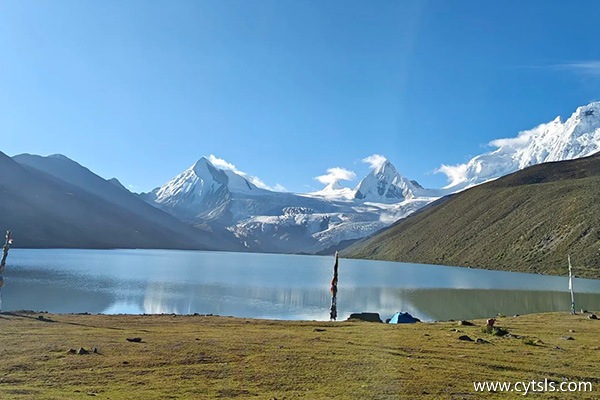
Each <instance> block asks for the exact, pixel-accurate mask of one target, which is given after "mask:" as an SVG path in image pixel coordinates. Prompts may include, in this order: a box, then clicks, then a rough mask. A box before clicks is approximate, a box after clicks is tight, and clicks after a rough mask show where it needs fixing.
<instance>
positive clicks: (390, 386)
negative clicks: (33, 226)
mask: <svg viewBox="0 0 600 400" xmlns="http://www.w3.org/2000/svg"><path fill="white" fill-rule="evenodd" d="M472 322H473V323H474V326H465V325H460V323H459V322H437V323H418V324H407V325H389V324H378V323H367V322H309V321H271V320H254V319H243V318H230V317H218V316H174V315H153V316H147V315H130V316H123V315H53V314H38V313H31V312H30V313H27V312H15V313H3V314H0V399H87V398H90V397H95V398H98V399H209V398H211V399H212V398H226V399H233V398H235V399H296V398H305V399H332V398H335V399H419V398H427V399H429V398H440V399H472V398H480V397H485V398H518V397H520V395H519V394H517V393H509V394H507V393H500V392H497V393H489V394H488V393H486V394H485V395H484V394H482V393H477V392H475V390H474V388H473V382H474V381H510V382H513V383H514V382H517V381H531V380H538V381H540V380H541V381H543V380H544V379H545V378H547V379H550V380H552V381H555V382H562V381H563V380H572V381H589V382H592V383H593V385H594V389H595V390H597V391H600V341H599V340H598V337H599V336H598V333H599V332H600V320H592V319H589V318H588V317H587V316H586V315H585V314H578V315H570V314H568V313H549V314H537V315H526V316H518V317H499V318H498V322H497V325H498V326H500V327H502V328H504V329H506V330H508V332H509V333H510V334H509V335H506V336H503V337H499V336H494V335H492V334H488V333H484V332H483V331H482V327H483V326H484V325H485V321H483V320H476V321H472ZM462 335H468V336H469V337H470V338H472V339H473V340H476V339H478V338H480V339H483V340H485V341H486V342H488V343H477V342H475V341H474V342H469V341H463V340H459V339H458V338H459V337H460V336H462ZM128 338H129V339H132V338H140V339H141V342H139V343H136V342H130V341H128V340H127V339H128ZM571 339H572V340H571ZM81 348H84V349H85V350H86V351H89V354H77V353H78V352H79V350H80V349H81ZM94 349H95V351H96V352H94ZM532 396H533V397H534V398H535V397H538V396H540V394H536V393H530V394H529V395H528V397H532ZM542 397H543V398H556V399H562V398H565V399H568V398H577V399H586V398H589V399H592V398H600V395H598V392H592V393H589V392H588V393H547V394H545V395H542Z"/></svg>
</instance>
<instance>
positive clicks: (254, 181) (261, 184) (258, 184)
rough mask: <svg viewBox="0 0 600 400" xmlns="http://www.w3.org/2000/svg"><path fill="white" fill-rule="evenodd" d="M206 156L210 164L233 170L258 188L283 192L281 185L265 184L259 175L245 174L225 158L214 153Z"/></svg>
mask: <svg viewBox="0 0 600 400" xmlns="http://www.w3.org/2000/svg"><path fill="white" fill-rule="evenodd" d="M207 158H208V161H210V163H211V164H212V165H214V166H215V167H217V168H220V169H227V170H230V171H233V172H235V173H236V174H238V175H240V176H242V177H244V178H245V179H246V180H248V181H249V182H250V183H252V184H253V185H255V186H256V187H258V188H260V189H265V190H271V191H274V192H285V191H286V190H285V188H284V187H283V186H282V185H280V184H276V185H275V186H274V187H271V186H269V185H267V184H266V183H264V182H263V181H262V180H261V179H260V178H259V177H256V176H252V175H250V174H247V173H246V172H244V171H240V170H239V169H237V167H236V166H235V165H233V164H232V163H230V162H227V161H226V160H224V159H222V158H219V157H217V156H215V155H214V154H211V155H209V156H208V157H207Z"/></svg>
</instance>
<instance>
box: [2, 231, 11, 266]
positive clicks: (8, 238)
mask: <svg viewBox="0 0 600 400" xmlns="http://www.w3.org/2000/svg"><path fill="white" fill-rule="evenodd" d="M11 244H12V234H11V232H10V231H6V241H5V242H4V248H3V253H4V254H2V261H0V275H2V273H3V272H4V268H6V257H8V250H9V249H10V245H11Z"/></svg>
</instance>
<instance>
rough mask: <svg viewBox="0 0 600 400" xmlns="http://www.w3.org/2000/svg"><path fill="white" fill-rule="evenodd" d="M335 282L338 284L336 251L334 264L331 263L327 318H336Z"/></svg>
mask: <svg viewBox="0 0 600 400" xmlns="http://www.w3.org/2000/svg"><path fill="white" fill-rule="evenodd" d="M337 284H338V252H337V251H336V252H335V264H334V265H333V279H332V280H331V309H330V310H329V319H330V320H331V321H335V320H336V319H337V290H338V289H337Z"/></svg>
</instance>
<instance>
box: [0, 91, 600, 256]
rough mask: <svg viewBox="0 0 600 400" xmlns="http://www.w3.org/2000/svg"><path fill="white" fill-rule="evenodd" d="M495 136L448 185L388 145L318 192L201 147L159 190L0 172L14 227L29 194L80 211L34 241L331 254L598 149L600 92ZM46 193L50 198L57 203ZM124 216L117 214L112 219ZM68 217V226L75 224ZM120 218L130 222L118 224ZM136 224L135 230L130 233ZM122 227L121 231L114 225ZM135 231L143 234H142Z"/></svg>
mask: <svg viewBox="0 0 600 400" xmlns="http://www.w3.org/2000/svg"><path fill="white" fill-rule="evenodd" d="M490 145H492V146H494V147H496V149H495V150H493V151H490V152H487V153H484V154H481V155H478V156H476V157H474V158H472V159H471V160H470V161H469V162H467V163H465V164H461V165H454V166H448V165H442V166H441V167H440V168H439V172H442V173H445V174H446V175H447V176H448V179H449V184H448V185H447V186H446V187H444V188H441V189H425V188H423V187H422V186H421V185H419V184H418V183H417V182H416V181H414V180H411V179H408V178H406V177H404V176H402V175H401V174H400V173H399V172H398V171H397V170H396V168H395V167H394V166H393V165H392V163H390V162H389V161H388V160H386V159H385V158H384V157H383V156H380V155H373V156H370V157H368V158H367V159H365V160H363V161H365V162H369V163H371V165H372V170H371V171H370V172H369V174H367V175H366V176H365V177H364V178H363V179H362V180H361V181H360V182H359V184H358V185H357V186H356V187H354V188H350V187H344V186H342V185H340V183H339V179H330V178H329V177H328V176H324V177H320V178H323V179H321V182H322V183H324V184H326V186H325V187H324V188H323V189H322V190H319V191H317V192H312V193H304V194H301V193H288V192H278V191H273V190H270V189H269V188H268V187H266V185H264V184H262V183H261V181H260V179H258V178H256V177H252V176H250V175H248V174H246V173H243V172H240V171H238V170H236V169H235V167H234V166H233V165H232V164H228V163H226V162H224V160H221V159H218V158H216V157H214V156H210V157H209V158H205V157H202V158H200V159H199V160H198V161H197V162H196V163H194V164H193V165H192V166H190V167H189V168H188V169H186V170H185V171H183V172H182V173H181V174H179V175H177V176H175V177H174V178H173V179H171V180H170V181H168V182H166V183H165V184H164V185H162V186H160V187H157V188H156V189H154V190H153V191H151V192H149V193H142V194H138V195H135V194H132V193H130V192H129V191H128V190H127V189H126V188H125V187H124V186H123V185H121V183H120V182H119V181H118V180H116V179H114V178H113V179H110V180H105V179H103V178H101V177H99V176H97V175H95V174H94V173H93V172H91V171H90V170H88V169H87V168H85V167H83V166H81V165H79V164H77V163H76V162H74V161H72V160H70V159H68V158H67V157H64V156H61V155H53V156H48V157H41V156H35V155H28V154H24V155H19V156H15V157H13V158H12V160H11V159H10V158H8V157H6V156H4V158H3V159H2V158H1V157H0V161H2V160H3V162H4V164H3V165H5V169H6V170H7V171H8V170H11V171H13V170H14V173H13V174H12V175H14V176H21V175H22V179H20V182H23V183H19V182H17V181H15V180H14V179H13V180H7V179H8V178H5V179H4V180H5V181H6V182H4V181H3V182H0V189H1V190H0V194H3V196H4V197H6V198H5V201H4V203H3V204H4V206H5V209H3V210H4V215H12V216H15V219H14V221H13V222H12V224H14V225H15V226H17V225H18V224H19V221H23V220H25V219H26V216H25V215H23V216H21V217H18V218H17V216H18V215H21V214H19V212H21V211H22V208H23V207H21V205H22V204H29V208H28V210H30V211H29V212H30V213H33V214H35V213H36V212H37V211H35V210H38V209H39V213H38V214H35V215H33V214H32V218H34V219H35V220H36V221H44V220H45V219H44V218H46V216H47V218H46V219H47V220H48V221H53V222H52V224H53V225H55V226H59V225H60V226H61V227H62V226H63V225H65V224H67V222H68V221H72V222H68V224H67V225H69V224H71V225H72V231H73V233H74V234H73V235H69V234H65V235H64V237H61V238H60V239H61V241H60V242H59V241H57V240H58V239H56V238H58V236H57V235H56V234H54V235H47V234H46V233H45V232H52V229H54V228H52V229H50V228H46V227H44V226H41V225H40V226H38V225H39V224H37V223H34V221H33V220H32V221H29V220H27V221H28V222H27V224H28V225H27V229H28V231H31V232H33V231H34V227H35V229H38V230H40V232H41V233H40V234H37V236H36V237H32V238H31V240H30V241H29V242H30V244H29V245H31V246H40V243H41V244H42V245H43V246H53V245H54V243H55V242H56V243H60V246H63V247H69V246H87V245H86V244H85V243H88V244H89V243H91V245H90V246H95V247H102V246H109V247H118V243H120V242H122V243H129V244H123V246H125V247H128V246H134V247H152V246H157V244H156V243H159V244H160V246H163V247H170V248H175V247H177V246H180V247H182V248H207V249H227V250H247V251H262V252H285V253H300V252H304V253H318V252H321V253H323V252H329V251H333V250H335V249H339V248H342V247H343V246H345V245H348V244H350V243H352V242H353V241H356V240H358V239H360V238H363V237H365V236H368V235H371V234H373V233H374V232H376V231H378V230H380V229H383V228H386V227H388V226H390V225H391V224H393V223H394V222H396V221H398V220H399V219H401V218H404V217H406V216H408V215H410V214H411V213H413V212H415V211H417V210H419V209H420V208H422V207H423V206H425V205H427V204H429V203H431V202H432V201H434V200H436V199H439V198H440V197H442V196H444V195H447V194H451V193H456V192H458V191H461V190H465V189H467V188H469V187H472V186H475V185H478V184H480V183H483V182H486V181H489V180H492V179H496V178H498V177H500V176H503V175H506V174H509V173H512V172H515V171H517V170H520V169H522V168H525V167H527V166H530V165H533V164H539V163H544V162H548V161H559V160H567V159H573V158H579V157H583V156H587V155H591V154H593V153H596V152H598V151H599V150H600V102H596V103H591V104H589V105H587V106H583V107H579V108H578V109H577V110H576V111H575V113H573V114H572V115H571V116H570V117H569V118H568V119H567V120H566V121H564V122H562V120H561V119H560V117H557V118H556V119H555V120H553V121H551V122H548V123H545V124H542V125H539V126H538V127H536V128H533V129H531V130H527V131H523V132H520V133H519V134H518V136H517V137H515V138H510V139H498V140H495V141H492V142H491V143H490ZM0 156H2V154H0ZM211 160H212V162H211ZM331 171H333V173H332V175H335V174H338V175H339V174H341V175H340V176H342V175H344V174H345V176H352V177H354V174H353V173H352V172H351V171H347V170H344V169H343V168H333V169H331ZM328 172H329V171H328ZM5 175H6V174H5ZM8 175H10V174H8ZM27 182H31V184H29V183H27ZM7 196H8V197H7ZM11 196H12V197H11ZM17 198H18V200H15V199H17ZM44 199H49V200H47V201H46V200H44ZM42 200H44V201H42ZM140 200H143V201H140ZM46 203H48V204H53V206H52V208H48V207H49V206H48V204H46ZM63 205H68V206H65V207H63ZM9 206H10V207H9ZM150 206H152V207H150ZM111 209H112V214H111V213H110V210H111ZM157 209H158V210H157ZM48 210H51V213H50V211H48ZM69 210H80V211H78V213H79V214H78V216H77V218H75V217H73V216H72V215H71V216H70V215H69ZM84 210H85V211H84ZM94 210H96V211H94ZM49 213H50V214H49ZM54 214H56V215H54ZM96 214H98V215H97V216H96ZM100 214H102V216H100ZM113 214H114V215H113ZM59 215H60V218H59V217H58V216H59ZM116 215H118V216H119V218H116V219H115V218H114V217H115V216H116ZM94 216H95V217H94ZM90 217H94V218H92V219H90ZM173 217H175V218H173ZM65 221H67V222H65ZM90 221H91V222H94V223H96V222H97V224H96V225H94V224H90ZM30 222H31V223H30ZM42 225H43V224H42ZM67 225H65V227H64V229H63V228H61V229H60V232H62V233H65V232H67V231H68V228H67ZM71 225H69V226H71ZM121 225H123V229H121V228H119V229H117V228H118V227H119V226H121ZM24 226H25V225H24ZM128 230H131V232H133V234H128V235H126V234H125V232H126V231H128ZM121 231H122V232H124V236H123V235H121V236H123V239H122V240H121V239H119V238H121V236H119V235H117V232H121ZM36 232H37V231H36ZM81 232H86V235H87V236H84V235H82V234H81ZM88 232H89V233H88ZM94 232H96V233H98V234H96V233H94ZM109 232H111V233H110V234H109ZM144 235H145V236H144ZM138 237H139V238H142V237H143V238H142V239H143V240H142V239H140V240H138V239H135V238H138ZM73 238H77V240H79V239H81V240H79V241H77V240H75V241H74V239H73ZM106 238H113V239H114V240H112V241H107V239H106ZM84 239H85V240H84ZM125 239H127V240H125ZM134 239H135V240H134ZM53 240H54V241H53ZM119 241H120V242H119ZM29 242H28V243H29ZM80 242H81V243H80Z"/></svg>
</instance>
